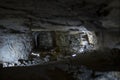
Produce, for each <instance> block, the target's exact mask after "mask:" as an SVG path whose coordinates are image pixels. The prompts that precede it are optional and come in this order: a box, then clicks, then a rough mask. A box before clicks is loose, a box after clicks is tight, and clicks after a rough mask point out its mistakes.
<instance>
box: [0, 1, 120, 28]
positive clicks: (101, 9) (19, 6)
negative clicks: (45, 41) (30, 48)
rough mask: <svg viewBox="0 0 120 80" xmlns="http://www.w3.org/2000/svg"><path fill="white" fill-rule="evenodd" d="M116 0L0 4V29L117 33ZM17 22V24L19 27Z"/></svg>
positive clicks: (117, 13) (119, 14) (117, 11)
mask: <svg viewBox="0 0 120 80" xmlns="http://www.w3.org/2000/svg"><path fill="white" fill-rule="evenodd" d="M119 16H120V5H119V0H1V1H0V25H5V26H9V27H10V25H12V26H13V25H15V26H18V27H19V28H20V27H24V28H25V27H30V28H32V29H34V28H37V29H40V28H41V29H45V28H48V27H50V28H52V27H53V28H54V26H55V28H56V27H58V28H61V27H68V26H71V27H78V26H81V25H85V26H86V27H87V28H88V29H90V30H98V29H102V30H105V29H108V30H113V29H114V30H119V29H120V23H119V21H120V17H119ZM19 22H20V23H19Z"/></svg>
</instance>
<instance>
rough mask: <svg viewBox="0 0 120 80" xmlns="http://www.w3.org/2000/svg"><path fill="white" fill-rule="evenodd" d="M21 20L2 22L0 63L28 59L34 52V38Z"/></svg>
mask: <svg viewBox="0 0 120 80" xmlns="http://www.w3.org/2000/svg"><path fill="white" fill-rule="evenodd" d="M23 22H25V21H24V20H21V19H4V20H3V19H2V20H0V62H7V63H11V62H12V63H15V62H18V60H19V59H28V57H29V54H30V52H31V50H32V47H33V44H32V37H31V34H30V31H29V28H28V27H25V26H24V23H23Z"/></svg>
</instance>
